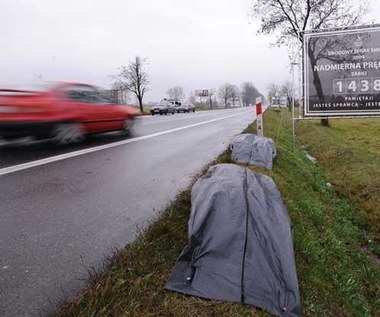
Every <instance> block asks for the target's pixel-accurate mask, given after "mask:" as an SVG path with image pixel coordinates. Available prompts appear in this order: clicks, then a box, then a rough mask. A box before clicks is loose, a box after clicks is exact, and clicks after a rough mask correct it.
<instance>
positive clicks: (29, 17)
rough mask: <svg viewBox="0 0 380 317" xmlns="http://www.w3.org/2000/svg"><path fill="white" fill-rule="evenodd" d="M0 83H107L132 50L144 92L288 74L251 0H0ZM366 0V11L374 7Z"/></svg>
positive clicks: (262, 86) (263, 80) (260, 83)
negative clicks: (144, 70) (143, 76)
mask: <svg viewBox="0 0 380 317" xmlns="http://www.w3.org/2000/svg"><path fill="white" fill-rule="evenodd" d="M0 1H1V4H0V34H1V35H0V85H2V86H3V85H7V84H13V83H27V82H30V81H33V80H37V79H39V78H42V79H44V80H70V81H80V82H85V83H92V84H96V85H100V86H104V87H109V85H110V78H109V75H112V74H115V73H116V72H117V68H118V67H119V66H120V65H122V64H127V63H128V61H130V60H131V59H133V57H134V56H135V55H140V56H142V57H146V58H147V59H148V62H149V69H150V77H151V91H150V92H149V93H148V94H147V96H146V101H155V100H157V101H158V100H160V99H162V98H163V97H165V95H166V91H167V90H168V88H170V87H173V86H176V85H179V86H183V87H184V88H185V90H186V91H187V92H189V91H191V90H195V89H205V88H218V87H219V86H220V85H221V84H223V83H225V82H229V83H232V84H235V85H238V86H240V85H241V84H242V83H243V82H244V81H251V82H252V83H253V84H254V85H255V86H256V87H257V88H258V89H259V90H260V91H262V92H263V93H265V92H266V88H267V85H268V83H269V82H276V83H282V82H283V81H285V80H287V79H289V78H290V75H289V60H288V54H287V51H286V49H285V48H278V47H275V48H274V47H271V46H270V43H271V42H273V41H274V39H273V38H270V37H267V36H257V35H256V30H257V26H258V24H257V22H255V21H254V20H252V19H251V18H249V9H250V6H251V0H208V1H206V0H191V1H190V0H188V1H184V0H182V1H180V0H160V1H157V0H144V1H141V0H128V1H127V0H61V1H53V0H0ZM378 2H379V1H375V0H373V4H372V6H371V7H372V10H371V16H372V17H373V18H374V19H376V16H377V15H378V14H379V13H380V4H379V3H378Z"/></svg>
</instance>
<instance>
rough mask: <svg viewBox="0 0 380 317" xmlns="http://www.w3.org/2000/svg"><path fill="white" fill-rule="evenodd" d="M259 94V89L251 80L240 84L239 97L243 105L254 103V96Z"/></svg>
mask: <svg viewBox="0 0 380 317" xmlns="http://www.w3.org/2000/svg"><path fill="white" fill-rule="evenodd" d="M259 96H260V93H259V91H258V90H257V88H256V87H255V86H254V85H253V84H252V83H251V82H248V81H247V82H245V83H243V84H242V85H241V99H242V102H243V106H244V107H248V106H249V105H254V104H255V103H256V98H257V97H259Z"/></svg>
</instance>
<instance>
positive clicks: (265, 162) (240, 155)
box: [230, 133, 276, 169]
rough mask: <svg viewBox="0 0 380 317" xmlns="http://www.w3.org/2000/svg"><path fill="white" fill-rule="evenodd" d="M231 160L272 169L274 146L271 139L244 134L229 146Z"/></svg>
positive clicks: (274, 154) (274, 155)
mask: <svg viewBox="0 0 380 317" xmlns="http://www.w3.org/2000/svg"><path fill="white" fill-rule="evenodd" d="M230 149H231V151H232V159H233V160H234V161H236V162H239V163H249V164H252V165H257V166H261V167H265V168H267V169H272V164H273V160H274V158H275V157H276V146H275V144H274V142H273V140H272V139H270V138H265V137H259V136H257V135H255V134H250V133H245V134H240V135H238V136H236V137H235V138H234V139H233V140H232V142H231V144H230Z"/></svg>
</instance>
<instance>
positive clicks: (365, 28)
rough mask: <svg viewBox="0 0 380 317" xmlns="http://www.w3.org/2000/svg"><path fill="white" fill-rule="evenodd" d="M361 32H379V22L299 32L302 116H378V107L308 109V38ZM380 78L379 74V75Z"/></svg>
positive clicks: (315, 117)
mask: <svg viewBox="0 0 380 317" xmlns="http://www.w3.org/2000/svg"><path fill="white" fill-rule="evenodd" d="M363 32H380V24H373V25H362V26H352V27H342V28H331V29H319V30H308V31H301V32H299V34H300V36H302V38H303V42H302V48H301V49H302V61H301V64H302V68H301V69H302V74H301V77H302V86H303V87H302V91H303V100H304V105H303V114H302V118H305V119H306V118H307V119H319V118H329V117H331V118H336V119H337V118H366V117H371V118H373V117H380V109H376V110H341V111H335V112H334V111H326V110H321V111H311V112H310V111H308V110H309V78H310V75H311V74H309V67H308V66H309V58H308V57H307V43H308V40H309V39H310V38H313V37H318V36H321V35H323V36H336V35H342V34H355V33H363ZM379 78H380V76H379ZM302 118H297V119H295V118H293V120H300V119H302Z"/></svg>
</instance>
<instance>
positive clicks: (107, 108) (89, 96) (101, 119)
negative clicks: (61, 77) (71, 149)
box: [0, 83, 140, 145]
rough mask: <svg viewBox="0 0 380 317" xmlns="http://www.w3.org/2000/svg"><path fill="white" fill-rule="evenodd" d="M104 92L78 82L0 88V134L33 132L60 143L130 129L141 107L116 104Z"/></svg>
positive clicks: (6, 137)
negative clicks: (33, 86) (31, 88)
mask: <svg viewBox="0 0 380 317" xmlns="http://www.w3.org/2000/svg"><path fill="white" fill-rule="evenodd" d="M105 92H106V91H105V90H102V89H99V88H97V87H95V86H91V85H85V84H78V83H50V84H49V86H47V87H44V88H43V89H39V90H38V89H34V90H18V89H0V138H4V139H8V140H9V139H14V138H19V137H25V136H33V137H35V138H37V139H50V140H51V141H52V142H53V143H56V144H61V145H62V144H70V143H76V142H79V141H81V140H83V139H84V137H85V136H86V135H88V134H92V133H101V132H108V131H117V130H120V131H122V133H124V134H128V133H130V131H131V128H132V125H133V123H134V119H135V117H136V116H138V115H139V114H140V111H139V110H137V109H135V108H133V107H130V106H127V105H118V104H115V102H114V101H112V100H111V99H109V98H107V97H106V93H105Z"/></svg>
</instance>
